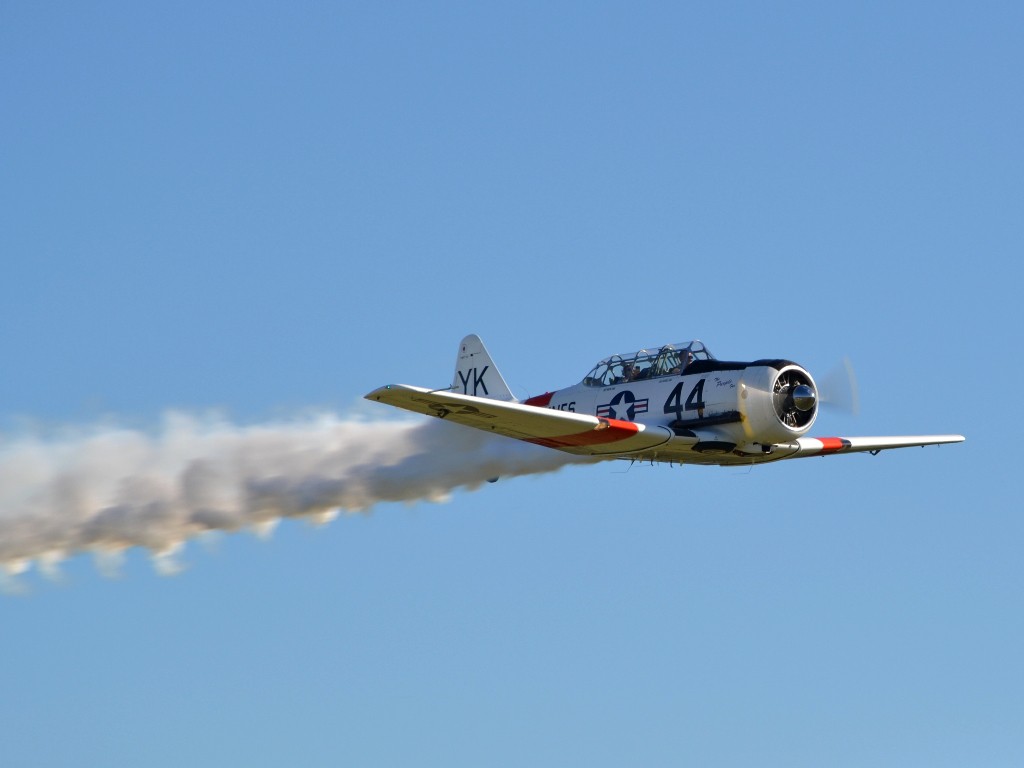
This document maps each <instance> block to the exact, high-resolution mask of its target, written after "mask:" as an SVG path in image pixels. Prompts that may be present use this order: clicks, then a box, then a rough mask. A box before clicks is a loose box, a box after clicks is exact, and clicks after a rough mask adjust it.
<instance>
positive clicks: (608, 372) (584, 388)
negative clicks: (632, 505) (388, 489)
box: [366, 335, 964, 465]
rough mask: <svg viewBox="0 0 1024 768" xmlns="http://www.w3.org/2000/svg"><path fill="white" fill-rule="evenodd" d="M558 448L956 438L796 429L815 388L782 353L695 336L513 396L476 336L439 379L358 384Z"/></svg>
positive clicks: (871, 443)
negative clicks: (711, 343)
mask: <svg viewBox="0 0 1024 768" xmlns="http://www.w3.org/2000/svg"><path fill="white" fill-rule="evenodd" d="M366 398H367V399H368V400H376V401H378V402H381V403H387V404H388V405H394V406H397V407H399V408H405V409H406V410H409V411H415V412H417V413H424V414H427V415H428V416H436V417H438V418H441V419H447V420H448V421H454V422H455V423H457V424H463V425H465V426H467V427H474V428H475V429H481V430H483V431H485V432H493V433H494V434H496V435H504V436H505V437H512V438H515V439H517V440H525V441H527V442H530V443H536V444H537V445H544V446H547V447H548V448H554V449H555V450H559V451H566V452H568V453H574V454H578V455H584V456H594V457H597V458H608V459H613V458H617V459H636V460H643V461H651V462H655V461H658V462H671V463H679V464H718V465H737V464H742V465H750V464H762V463H765V462H769V461H778V460H780V459H798V458H802V457H805V456H825V455H830V454H838V453H856V452H859V451H870V452H871V453H872V454H876V453H878V452H879V451H883V450H886V449H888V448H906V447H910V446H917V445H937V444H940V443H959V442H961V441H963V439H964V438H963V436H962V435H910V436H901V437H805V435H806V433H807V432H808V431H809V430H810V428H811V426H813V424H814V420H815V418H816V417H817V415H818V405H819V399H820V398H819V396H818V387H817V385H816V384H815V383H814V379H812V378H811V374H809V373H808V372H807V371H806V370H804V369H803V368H801V367H800V366H799V365H797V364H796V363H792V362H790V361H788V360H755V361H754V362H751V363H739V362H727V361H724V360H716V359H715V357H714V356H713V355H712V354H711V353H710V352H709V351H708V349H707V347H705V346H704V345H703V344H702V343H701V342H699V341H691V342H688V343H684V344H667V345H665V346H663V347H661V348H660V349H656V350H653V351H652V350H644V349H642V350H640V351H639V352H633V353H630V354H623V355H612V356H611V357H607V358H605V359H604V360H602V361H601V362H599V363H598V364H597V365H595V366H594V367H593V368H592V369H591V370H590V372H589V373H588V374H587V375H586V376H584V377H583V381H581V382H580V383H579V384H574V385H572V386H570V387H566V388H565V389H558V390H555V391H553V392H547V393H545V394H543V395H538V396H536V397H531V398H529V399H527V400H523V401H519V400H516V398H515V397H513V396H512V392H511V391H510V390H509V388H508V385H506V384H505V380H504V379H503V378H502V377H501V374H500V373H498V369H497V367H495V365H494V361H492V360H491V356H490V355H489V354H488V353H487V349H486V348H485V347H484V344H483V342H482V341H481V340H480V338H479V337H478V336H475V335H471V336H467V337H466V338H464V339H463V340H462V343H461V344H460V345H459V355H458V359H457V360H456V364H455V379H454V381H453V382H452V385H451V386H450V387H446V388H444V389H424V388H423V387H412V386H408V385H405V384H389V385H388V386H384V387H380V388H379V389H375V390H374V391H373V392H371V393H370V394H368V395H366Z"/></svg>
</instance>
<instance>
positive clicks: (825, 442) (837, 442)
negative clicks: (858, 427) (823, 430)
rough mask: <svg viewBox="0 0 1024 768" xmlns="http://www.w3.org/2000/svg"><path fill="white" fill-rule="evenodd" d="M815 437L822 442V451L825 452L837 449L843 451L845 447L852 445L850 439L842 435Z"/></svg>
mask: <svg viewBox="0 0 1024 768" xmlns="http://www.w3.org/2000/svg"><path fill="white" fill-rule="evenodd" d="M814 439H815V440H817V441H818V442H819V443H821V451H820V453H823V454H825V453H835V452H836V451H841V450H843V449H844V448H849V447H850V441H849V440H844V439H843V438H841V437H816V438H814Z"/></svg>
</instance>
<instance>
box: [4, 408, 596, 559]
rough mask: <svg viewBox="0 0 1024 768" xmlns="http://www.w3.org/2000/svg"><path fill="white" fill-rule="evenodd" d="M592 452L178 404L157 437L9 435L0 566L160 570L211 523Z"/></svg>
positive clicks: (420, 489)
mask: <svg viewBox="0 0 1024 768" xmlns="http://www.w3.org/2000/svg"><path fill="white" fill-rule="evenodd" d="M579 461H586V460H585V459H583V460H581V459H579V458H576V457H573V456H570V455H568V454H563V453H560V452H558V451H553V450H550V449H547V448H542V447H539V446H535V445H530V444H529V443H522V442H520V441H518V440H510V439H508V438H502V437H496V436H492V435H488V434H485V433H482V432H478V431H476V430H473V429H467V428H465V427H460V426H457V425H453V424H448V423H447V422H441V421H435V420H431V421H427V422H415V423H411V422H393V421H384V422H367V421H356V420H344V419H341V418H340V417H338V416H336V415H322V416H318V417H315V418H310V419H307V420H305V421H301V422H292V423H280V424H273V425H265V426H247V427H243V426H237V425H233V424H230V423H228V422H226V421H224V420H221V419H200V418H196V417H192V416H185V415H181V414H170V415H168V416H166V417H165V419H164V423H163V426H162V428H161V429H160V430H159V432H158V433H156V434H153V435H151V434H147V433H145V432H143V431H140V430H134V429H125V428H111V427H106V428H94V429H92V430H89V431H86V432H79V433H78V434H74V435H65V436H63V437H60V438H56V439H54V438H50V439H44V438H40V437H36V436H29V437H20V438H16V439H6V440H0V566H2V568H3V569H4V570H5V571H6V572H7V573H8V574H18V573H20V572H22V571H24V570H25V569H26V568H27V567H28V566H29V565H30V564H31V563H32V562H33V561H34V562H37V563H38V564H39V567H40V569H41V570H42V571H43V572H44V573H50V574H52V573H55V572H56V571H55V569H56V568H57V564H58V563H59V561H60V560H61V559H63V558H65V557H68V556H70V555H72V554H74V553H77V552H82V551H91V552H93V553H95V554H96V555H97V562H98V564H99V565H100V567H101V569H103V570H106V569H107V568H111V567H112V568H116V566H117V564H118V563H119V561H120V557H121V553H122V552H123V551H124V550H125V549H127V548H129V547H136V546H137V547H143V548H145V549H148V550H149V551H150V552H151V553H152V555H153V558H154V564H155V565H156V567H157V570H158V571H160V572H161V573H173V572H175V571H176V570H177V568H178V565H177V562H176V560H175V559H174V555H175V554H176V553H177V552H178V551H179V550H180V548H181V547H182V545H183V543H184V542H185V541H186V540H187V539H190V538H192V537H194V536H196V535H198V534H201V533H203V532H204V531H211V530H222V531H235V530H239V529H243V528H252V529H255V530H264V531H269V530H270V529H271V528H272V527H273V525H274V524H275V523H276V521H278V520H279V519H280V518H282V517H304V518H308V519H311V520H314V521H317V522H326V521H328V520H330V519H332V518H333V516H335V515H337V513H338V511H339V510H341V511H360V510H366V509H369V508H370V507H372V506H373V505H374V504H376V503H378V502H382V501H416V500H430V501H441V500H444V499H445V498H447V496H448V494H449V493H450V492H451V491H452V490H453V489H455V488H459V487H468V488H475V487H477V486H479V485H480V483H482V482H484V481H485V480H488V479H490V478H493V477H497V476H503V477H510V476H515V475H524V474H532V473H537V472H551V471H555V470H557V469H560V468H561V467H563V466H565V465H566V464H568V463H573V462H579Z"/></svg>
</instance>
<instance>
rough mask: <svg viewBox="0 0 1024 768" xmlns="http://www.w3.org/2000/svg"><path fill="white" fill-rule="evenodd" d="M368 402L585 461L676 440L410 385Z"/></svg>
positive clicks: (649, 429)
mask: <svg viewBox="0 0 1024 768" xmlns="http://www.w3.org/2000/svg"><path fill="white" fill-rule="evenodd" d="M366 399H367V400H375V401H377V402H381V403H386V404H388V405H394V406H396V407H398V408H404V409H405V410H407V411H414V412H416V413H423V414H426V415H427V416H437V417H438V418H441V419H444V420H446V421H454V422H455V423H456V424H462V425H464V426H467V427H474V428H476V429H480V430H483V431H484V432H492V433H494V434H496V435H504V436H505V437H513V438H516V439H517V440H525V441H527V442H530V443H536V444H537V445H543V446H546V447H548V448H555V449H557V450H560V451H566V452H568V453H575V454H578V455H581V456H604V457H610V456H619V455H623V454H630V453H634V452H637V451H646V450H648V449H651V448H655V447H657V446H659V445H663V444H664V443H667V442H668V441H669V440H672V439H673V438H674V435H673V433H672V430H670V429H668V428H667V427H659V426H646V425H644V424H635V423H634V422H631V421H620V420H618V419H604V418H598V417H597V416H587V415H584V414H582V413H571V412H567V411H556V410H554V409H549V408H538V407H537V406H533V405H522V404H520V403H511V402H504V401H501V400H492V399H490V398H486V397H474V396H473V395H463V394H458V393H455V392H449V391H447V390H440V391H437V390H430V389H424V388H422V387H412V386H408V385H406V384H389V385H388V386H385V387H379V388H378V389H375V390H374V391H373V392H371V393H370V394H368V395H366ZM675 439H676V440H678V438H675ZM694 442H696V440H694Z"/></svg>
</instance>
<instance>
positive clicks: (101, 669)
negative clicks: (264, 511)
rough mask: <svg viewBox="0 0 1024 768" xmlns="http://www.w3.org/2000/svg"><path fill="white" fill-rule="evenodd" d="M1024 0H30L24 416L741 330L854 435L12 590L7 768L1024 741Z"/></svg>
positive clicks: (422, 510) (298, 400)
mask: <svg viewBox="0 0 1024 768" xmlns="http://www.w3.org/2000/svg"><path fill="white" fill-rule="evenodd" d="M1022 32H1024V13H1022V11H1021V10H1020V8H1019V6H1018V5H1017V4H1011V3H990V4H985V5H984V6H982V7H975V6H970V5H968V4H945V3H938V4H936V3H899V4H890V3H869V4H860V5H858V6H857V7H854V8H845V9H842V8H831V7H829V8H824V7H820V6H819V5H817V4H802V3H786V4H782V5H776V6H764V5H762V4H729V5H726V6H722V7H706V6H700V7H698V6H696V5H690V6H686V5H677V4H656V3H654V4H652V3H642V4H634V5H631V6H629V7H626V6H617V5H608V4H601V5H594V4H582V3H579V4H576V3H560V4H554V5H553V4H549V3H538V4H533V3H515V4H487V5H486V6H479V5H477V4H468V3H466V4H456V3H450V4H443V5H439V6H436V7H428V6H426V5H424V4H411V3H392V4H387V5H383V4H364V3H349V4H341V3H303V4H298V5H295V7H290V6H289V7H286V6H285V5H280V4H272V3H247V4H231V3H223V4H219V5H218V6H217V7H215V8H205V7H204V8H200V7H199V6H191V7H190V6H187V5H186V6H180V5H179V6H173V5H164V6H153V5H151V4H142V5H140V4H136V3H122V4H118V3H93V4H89V5H82V4H72V3H66V4H62V3H11V2H7V3H3V4H2V5H0V103H2V104H3V105H4V107H3V109H2V110H0V210H2V211H3V214H2V219H0V220H2V222H3V226H2V227H0V254H2V261H0V264H2V268H3V269H2V274H3V276H4V278H5V279H4V280H3V281H0V349H2V350H3V356H4V360H5V365H4V375H3V376H2V377H0V424H2V426H3V433H4V434H5V436H6V438H5V439H8V440H10V439H14V438H16V437H18V436H20V435H23V434H25V432H26V431H33V432H35V433H42V434H54V433H60V432H61V431H62V430H65V429H67V428H78V427H81V426H86V425H92V424H96V423H98V422H108V421H116V422H117V423H120V424H128V425H132V426H136V427H140V428H146V429H157V428H158V425H159V424H160V422H161V419H162V418H163V416H164V414H165V413H166V412H168V411H169V410H174V411H184V412H186V413H193V414H206V413H210V412H217V413H220V414H224V415H226V417H228V418H230V419H232V420H233V421H235V422H237V423H239V424H243V425H252V424H260V423H264V422H266V421H269V420H282V419H290V418H301V416H302V415H303V414H306V413H308V412H309V411H311V410H320V411H323V410H327V411H332V412H336V413H338V414H339V415H340V416H341V417H344V418H349V417H352V418H356V417H358V418H360V419H368V420H381V421H383V420H387V419H393V418H395V415H394V414H391V413H387V412H385V411H386V410H387V409H384V408H383V407H377V406H374V405H372V404H369V403H366V402H364V401H362V399H361V397H362V395H363V394H365V393H366V392H368V391H370V390H371V389H373V388H375V387H377V386H379V385H381V384H385V383H389V382H402V383H411V384H420V385H425V386H443V385H445V384H446V383H447V382H448V381H449V380H450V376H451V371H452V366H453V364H454V356H455V350H456V345H457V343H458V341H459V339H461V338H462V337H463V336H464V335H465V334H467V333H471V332H474V333H479V334H480V335H481V336H482V337H483V338H484V340H485V341H486V343H487V345H488V347H489V349H490V351H491V353H492V354H493V355H494V357H495V359H496V360H497V362H498V364H499V365H500V366H501V369H502V372H503V373H504V375H505V377H506V379H507V380H508V381H509V384H510V385H511V387H512V389H513V390H514V391H515V392H516V393H517V394H519V395H522V396H526V395H532V394H539V393H540V392H543V391H545V390H546V389H551V388H554V387H559V386H565V385H568V384H570V383H573V382H576V381H578V380H579V379H580V378H581V377H582V376H583V375H584V374H585V373H586V372H587V370H589V368H590V367H591V366H592V365H593V363H594V362H596V360H597V359H599V358H601V357H603V356H605V355H607V354H610V353H613V352H622V351H625V350H629V349H635V348H639V347H645V346H652V345H658V344H661V343H666V342H675V341H680V340H686V339H690V338H701V339H703V340H704V341H705V342H706V343H707V345H708V346H709V347H710V349H711V350H712V351H713V352H714V353H715V354H716V355H717V356H718V357H722V358H729V359H754V358H761V357H786V358H790V359H794V360H797V361H799V362H801V363H802V364H804V365H806V366H807V367H808V368H809V369H810V370H812V371H813V372H816V373H822V372H825V371H827V370H829V369H830V368H832V367H833V366H834V365H835V364H836V363H837V362H838V361H839V360H840V359H841V358H842V357H843V356H847V355H848V356H849V357H850V358H851V359H852V360H853V363H854V365H855V367H856V369H857V372H858V378H859V382H860V393H861V406H862V412H861V414H860V416H859V417H856V418H854V417H851V416H848V415H843V414H834V413H826V414H823V415H822V417H820V418H819V421H818V424H817V426H816V427H815V430H814V432H815V433H816V434H865V435H875V434H917V433H932V432H935V433H947V432H959V433H962V434H965V435H966V436H967V438H968V441H967V442H966V443H964V444H963V445H959V446H949V447H943V448H932V449H927V450H917V449H911V450H905V451H896V452H889V453H883V454H881V455H879V456H878V457H874V458H872V457H868V456H850V457H842V458H839V457H837V458H830V459H824V460H820V461H819V460H807V461H799V462H789V463H784V464H779V465H776V466H768V467H761V468H757V469H755V470H753V471H751V472H738V471H735V470H729V469H718V468H696V467H689V468H683V469H670V468H667V467H655V468H650V467H633V468H631V469H629V470H628V471H627V468H626V466H624V465H622V464H619V463H607V464H603V465H598V466H593V467H569V468H566V469H564V470H562V471H561V472H558V473H555V474H550V475H540V476H533V477H524V478H518V479H509V480H503V481H501V482H499V483H497V484H495V485H488V486H487V487H485V488H483V489H480V490H478V491H475V492H469V491H458V492H456V493H455V494H454V495H453V497H452V499H451V500H450V501H449V502H447V503H442V504H434V503H427V502H423V503H419V504H414V505H404V504H380V505H378V506H376V507H375V508H374V509H373V510H372V511H371V514H368V515H353V516H343V517H341V518H339V519H338V520H337V521H335V522H334V523H332V524H331V525H329V526H326V527H324V528H314V527H312V526H309V525H306V524H304V523H301V522H295V521H287V522H285V523H283V524H282V525H281V526H280V527H279V528H278V529H277V530H276V532H275V533H274V535H273V537H272V538H270V539H269V540H261V539H259V538H258V537H256V536H252V535H249V534H236V535H229V536H223V537H221V538H219V539H217V540H215V541H213V542H207V543H191V544H189V546H188V547H187V549H186V550H185V553H184V555H183V556H182V558H181V559H182V560H183V562H184V563H185V564H186V565H187V568H186V569H185V570H184V572H183V573H181V574H179V575H177V576H174V577H164V576H160V575H157V574H156V573H154V571H153V568H152V567H151V564H150V562H149V560H148V558H147V557H146V556H145V553H144V552H142V551H139V550H133V551H131V552H129V553H128V556H127V558H126V561H125V563H124V565H123V567H122V568H121V572H120V576H119V577H117V578H112V579H111V578H105V577H104V576H103V575H101V573H100V572H99V571H98V570H97V568H96V567H95V566H94V564H93V561H92V560H91V559H90V558H88V557H85V556H81V557H77V558H73V559H71V560H70V561H68V562H67V563H65V564H64V567H63V572H64V578H63V580H62V581H61V582H60V583H51V582H50V581H48V580H46V579H45V578H43V577H42V576H41V575H40V574H39V573H38V572H35V571H32V572H30V573H28V574H25V576H24V577H22V582H23V584H24V585H25V586H26V587H27V594H24V595H13V596H6V597H0V622H2V627H3V631H2V632H0V682H2V689H3V691H4V694H5V695H4V696H3V697H2V699H0V762H2V763H3V764H5V765H7V764H10V765H19V766H20V765H24V766H63V765H71V764H74V765H81V764H96V765H103V764H111V765H112V764H130V763H140V764H145V765H149V766H165V765H166V766H179V765H183V764H190V765H225V764H246V765H254V766H255V765H268V766H269V765H280V764H282V763H283V762H285V761H287V762H289V763H302V764H306V765H328V764H329V765H338V764H354V765H364V766H377V765H379V766H388V765H409V764H416V765H444V766H452V765H480V764H486V765H497V766H505V765H508V766H519V765H531V766H535V765H573V764H587V765H608V766H611V765H616V766H619V765H623V764H646V765H665V764H673V765H688V764H702V765H707V764H712V765H751V764H758V765H769V766H773V765H778V766H783V765H784V766H788V767H792V766H804V765H806V766H820V765H835V766H853V765H858V766H859V765H864V764H872V765H881V766H886V765H891V766H897V765H899V766H907V765H929V766H944V765H950V766H952V765H963V764H975V765H1019V764H1020V763H1021V762H1024V737H1021V736H1020V727H1019V725H1020V722H1021V720H1022V717H1024V693H1022V691H1024V663H1022V661H1021V656H1020V648H1021V647H1024V620H1022V618H1021V615H1022V614H1021V610H1020V607H1021V604H1022V600H1024V566H1022V565H1021V562H1022V558H1021V556H1020V555H1021V542H1022V541H1024V523H1022V519H1021V514H1020V501H1019V498H1018V493H1017V483H1016V478H1017V475H1018V474H1019V470H1018V464H1019V462H1018V461H1017V460H1016V457H1015V456H1014V455H1013V451H1014V444H1015V438H1016V436H1017V435H1018V434H1019V433H1020V431H1021V428H1022V426H1024V425H1022V424H1021V419H1020V417H1019V415H1018V414H1017V409H1016V407H1015V406H1014V404H1013V403H1014V398H1015V395H1014V391H1015V390H1014V384H1015V383H1016V382H1018V381H1020V380H1021V378H1022V375H1024V371H1022V366H1021V362H1020V359H1019V346H1020V341H1021V327H1022V323H1021V312H1020V309H1019V293H1020V291H1019V286H1020V284H1021V277H1022V275H1021V269H1020V266H1019V260H1020V255H1021V253H1022V245H1024V233H1022V228H1021V212H1022V210H1024V194H1022V182H1021V179H1022V178H1024V150H1022V144H1021V141H1020V136H1021V135H1024V119H1022V118H1024V106H1022V102H1021V99H1020V93H1021V92H1022V86H1024V83H1022V76H1021V73H1022V72H1024V54H1022V49H1021V46H1020V39H1021V34H1022Z"/></svg>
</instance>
